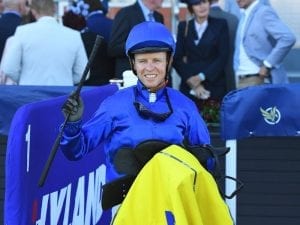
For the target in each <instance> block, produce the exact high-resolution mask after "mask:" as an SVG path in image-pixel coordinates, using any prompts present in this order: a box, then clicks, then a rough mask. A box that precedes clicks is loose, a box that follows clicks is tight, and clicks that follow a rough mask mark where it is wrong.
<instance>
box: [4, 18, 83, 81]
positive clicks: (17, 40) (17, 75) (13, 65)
mask: <svg viewBox="0 0 300 225" xmlns="http://www.w3.org/2000/svg"><path fill="white" fill-rule="evenodd" d="M86 64H87V56H86V52H85V49H84V45H83V42H82V39H81V36H80V33H79V32H78V31H75V30H72V29H70V28H67V27H64V26H62V25H60V24H59V23H58V22H57V21H56V19H55V18H53V17H48V16H45V17H42V18H40V19H39V20H38V21H37V22H34V23H29V24H26V25H22V26H19V27H18V28H17V30H16V32H15V35H14V36H13V38H12V40H11V43H10V46H9V48H8V49H7V50H6V52H5V56H4V57H3V60H2V62H1V67H2V70H3V72H4V74H5V75H7V76H8V77H10V78H11V79H13V80H14V81H16V82H17V83H18V84H19V85H55V86H71V85H74V84H76V83H78V82H79V81H80V79H81V77H82V75H83V71H84V69H85V67H86Z"/></svg>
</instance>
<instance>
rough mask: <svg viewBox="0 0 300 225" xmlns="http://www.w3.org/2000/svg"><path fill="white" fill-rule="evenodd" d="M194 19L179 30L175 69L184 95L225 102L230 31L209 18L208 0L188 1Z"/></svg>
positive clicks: (186, 22) (225, 25) (183, 24)
mask: <svg viewBox="0 0 300 225" xmlns="http://www.w3.org/2000/svg"><path fill="white" fill-rule="evenodd" d="M185 3H187V7H188V10H189V12H190V13H191V15H192V18H191V19H190V20H188V21H180V22H179V24H178V29H177V42H176V53H175V56H174V68H175V69H176V71H177V73H178V75H179V76H180V77H181V83H180V91H181V92H182V93H184V94H185V95H187V96H189V97H190V98H192V99H194V100H197V99H208V98H211V99H214V100H221V99H222V98H223V96H224V95H225V94H226V79H225V65H226V63H227V59H228V57H229V31H228V26H227V23H226V21H225V20H224V19H218V18H213V17H210V16H209V10H210V3H209V1H208V0H185Z"/></svg>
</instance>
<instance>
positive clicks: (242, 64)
mask: <svg viewBox="0 0 300 225" xmlns="http://www.w3.org/2000/svg"><path fill="white" fill-rule="evenodd" d="M257 4H258V0H256V1H254V2H253V3H252V4H251V5H250V6H249V7H248V8H247V9H246V10H244V11H243V12H241V13H244V14H245V19H244V23H243V24H242V27H241V34H242V37H241V40H243V37H244V35H245V26H246V24H247V20H248V18H249V15H250V13H251V12H252V10H253V8H254V7H255V6H256V5H257ZM239 49H240V54H239V67H238V68H237V71H236V75H246V74H256V73H258V72H259V69H260V68H259V67H258V66H257V65H256V64H255V63H254V62H252V61H251V59H250V58H249V57H248V55H247V54H246V51H245V48H244V45H243V42H241V43H240V48H239Z"/></svg>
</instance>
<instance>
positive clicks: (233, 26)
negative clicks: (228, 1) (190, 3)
mask: <svg viewBox="0 0 300 225" xmlns="http://www.w3.org/2000/svg"><path fill="white" fill-rule="evenodd" d="M209 3H210V11H209V16H211V17H215V18H221V19H225V20H226V22H227V25H228V31H229V57H228V61H227V63H226V68H225V76H226V92H229V91H231V90H234V89H236V84H235V76H234V69H233V52H234V42H235V34H236V30H237V26H238V23H239V20H238V18H237V17H236V16H235V15H234V14H231V13H229V12H226V11H225V10H223V9H222V8H221V6H220V4H219V0H209Z"/></svg>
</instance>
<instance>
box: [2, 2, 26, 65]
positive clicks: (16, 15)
mask: <svg viewBox="0 0 300 225" xmlns="http://www.w3.org/2000/svg"><path fill="white" fill-rule="evenodd" d="M3 7H4V11H3V14H2V16H1V17H0V61H1V58H2V54H3V49H4V46H5V42H6V39H7V38H8V37H10V36H12V35H13V34H14V33H15V30H16V28H17V26H18V25H20V24H21V22H22V16H23V15H25V14H26V12H27V9H26V6H25V1H23V0H3Z"/></svg>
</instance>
